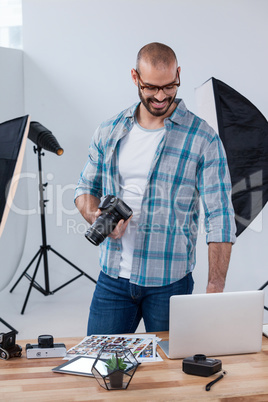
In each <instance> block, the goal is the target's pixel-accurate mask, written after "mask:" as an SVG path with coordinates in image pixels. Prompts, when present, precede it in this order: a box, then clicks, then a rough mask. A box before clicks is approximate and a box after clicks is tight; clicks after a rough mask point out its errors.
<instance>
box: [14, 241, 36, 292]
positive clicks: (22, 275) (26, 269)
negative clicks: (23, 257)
mask: <svg viewBox="0 0 268 402" xmlns="http://www.w3.org/2000/svg"><path fill="white" fill-rule="evenodd" d="M41 252H42V250H41V248H40V249H39V251H37V253H36V254H35V256H34V258H33V259H32V261H31V262H30V263H29V264H28V265H27V267H26V268H25V270H24V271H23V273H22V274H21V276H20V277H19V279H18V280H17V282H16V283H15V285H14V286H13V287H12V289H11V290H10V293H12V292H13V290H14V289H15V287H16V286H17V284H18V283H19V282H20V280H21V279H22V278H23V277H24V275H25V274H26V272H27V271H28V269H29V268H30V266H31V265H32V263H33V262H34V261H35V259H36V258H37V257H38V255H39V254H40V253H41Z"/></svg>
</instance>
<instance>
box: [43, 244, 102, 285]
mask: <svg viewBox="0 0 268 402" xmlns="http://www.w3.org/2000/svg"><path fill="white" fill-rule="evenodd" d="M50 250H51V251H53V253H54V254H56V255H57V256H58V257H60V258H61V259H62V260H63V261H65V262H67V264H69V265H71V266H72V267H73V268H75V269H76V270H77V271H79V272H80V274H81V275H84V276H86V277H87V278H88V279H90V280H91V281H92V282H94V283H97V281H95V279H93V278H91V276H89V275H88V274H86V273H85V272H84V271H82V269H80V268H78V267H77V266H76V265H74V264H73V263H72V262H71V261H69V260H67V258H65V257H64V256H63V255H61V254H60V253H58V252H57V251H56V250H54V249H53V248H52V247H50Z"/></svg>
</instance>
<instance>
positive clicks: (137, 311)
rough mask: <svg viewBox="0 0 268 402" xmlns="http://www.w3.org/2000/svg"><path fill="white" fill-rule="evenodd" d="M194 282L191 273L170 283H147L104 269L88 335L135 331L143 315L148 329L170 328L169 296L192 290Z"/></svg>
mask: <svg viewBox="0 0 268 402" xmlns="http://www.w3.org/2000/svg"><path fill="white" fill-rule="evenodd" d="M193 285H194V281H193V278H192V274H191V273H189V274H188V275H186V276H185V277H184V278H182V279H181V280H179V281H177V282H174V283H172V284H171V285H167V286H159V287H144V286H138V285H134V284H132V283H130V282H129V280H128V279H124V278H118V279H114V278H111V277H110V276H108V275H106V274H104V273H103V272H102V271H101V273H100V275H99V279H98V282H97V285H96V289H95V292H94V294H93V299H92V302H91V306H90V314H89V320H88V330H87V335H92V334H97V335H98V334H103V335H109V334H126V333H134V332H135V331H136V329H137V327H138V325H139V322H140V320H141V318H143V320H144V324H145V329H146V331H147V332H157V331H168V330H169V299H170V296H173V295H181V294H190V293H192V291H193Z"/></svg>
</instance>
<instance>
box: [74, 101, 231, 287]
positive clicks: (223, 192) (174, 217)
mask: <svg viewBox="0 0 268 402" xmlns="http://www.w3.org/2000/svg"><path fill="white" fill-rule="evenodd" d="M176 102H177V103H178V106H177V108H176V109H175V110H174V112H173V114H172V115H171V116H170V117H168V118H166V119H165V134H164V137H163V139H162V140H161V142H160V143H159V145H158V148H157V150H156V153H155V156H154V158H153V161H152V165H151V168H150V171H149V174H148V178H147V186H146V189H145V192H144V196H143V201H142V208H141V216H140V221H139V225H138V229H137V234H136V242H135V250H134V255H133V264H132V271H131V277H130V282H132V283H135V284H137V285H140V286H163V285H168V284H170V283H172V282H175V281H178V280H179V279H181V278H183V277H184V276H185V275H186V274H188V273H189V272H191V271H192V270H193V268H194V266H195V259H196V257H195V254H196V253H195V249H196V240H197V233H198V219H199V197H201V199H202V203H203V206H204V213H205V228H206V232H207V238H206V239H207V243H209V242H231V243H234V242H235V232H236V227H235V220H234V211H233V206H232V202H231V181H230V176H229V170H228V166H227V161H226V155H225V151H224V148H223V145H222V143H221V140H220V138H219V136H218V135H217V134H216V133H215V131H214V130H213V129H212V128H211V127H210V126H209V125H208V124H207V123H206V122H205V121H204V120H202V119H200V118H199V117H197V116H195V115H194V114H193V113H191V112H190V111H189V110H188V109H187V108H186V106H185V104H184V102H183V101H182V100H180V99H177V100H176ZM138 105H139V103H138V104H135V105H133V106H132V107H130V108H128V109H126V110H124V111H123V112H121V113H120V114H118V115H117V116H115V117H113V118H112V119H111V120H108V121H106V122H104V123H102V124H101V125H100V127H99V128H98V129H97V130H96V132H95V134H94V136H93V138H92V141H91V145H90V148H89V158H88V161H87V163H86V165H85V168H84V170H83V171H82V173H81V176H80V180H79V182H78V186H77V188H76V191H75V198H76V197H78V196H79V195H81V194H92V195H94V196H95V197H97V198H101V197H102V196H105V195H107V194H114V195H116V196H120V187H119V172H118V154H119V147H120V139H121V138H123V137H124V136H125V135H126V134H128V133H129V131H130V130H131V128H132V126H133V124H134V116H135V111H136V109H137V107H138ZM144 157H146V150H145V152H144ZM99 247H100V265H101V268H102V270H103V271H104V272H105V273H106V274H108V275H110V276H111V277H113V278H117V277H118V273H119V263H120V257H121V240H120V239H119V240H114V239H111V238H106V240H105V241H104V242H103V243H102V244H101V245H100V246H99Z"/></svg>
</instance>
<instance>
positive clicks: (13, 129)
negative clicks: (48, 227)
mask: <svg viewBox="0 0 268 402" xmlns="http://www.w3.org/2000/svg"><path fill="white" fill-rule="evenodd" d="M29 124H30V117H29V116H23V117H19V118H16V119H13V120H9V121H6V122H4V123H2V124H0V237H1V239H0V255H1V275H0V290H2V289H3V288H4V287H5V286H7V284H8V283H9V282H10V280H11V279H12V277H13V276H14V274H15V271H16V269H17V268H18V265H19V262H20V259H21V256H22V252H23V248H24V242H25V234H26V228H27V214H26V213H23V208H25V210H26V204H27V191H26V188H25V187H24V186H21V185H20V184H19V178H20V173H21V168H22V163H23V158H24V152H25V146H26V140H27V136H28V131H29ZM18 184H19V187H18ZM17 187H18V192H17V194H16V190H17ZM23 187H24V188H23ZM15 194H16V199H17V195H18V196H19V207H20V211H21V213H20V214H18V213H15V212H13V211H10V209H11V207H12V204H13V202H14V197H15ZM4 228H5V232H4V233H3V231H4Z"/></svg>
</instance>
